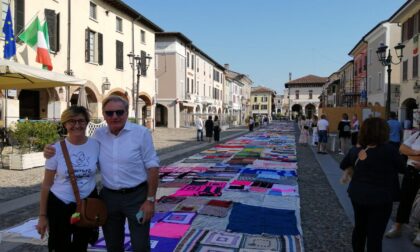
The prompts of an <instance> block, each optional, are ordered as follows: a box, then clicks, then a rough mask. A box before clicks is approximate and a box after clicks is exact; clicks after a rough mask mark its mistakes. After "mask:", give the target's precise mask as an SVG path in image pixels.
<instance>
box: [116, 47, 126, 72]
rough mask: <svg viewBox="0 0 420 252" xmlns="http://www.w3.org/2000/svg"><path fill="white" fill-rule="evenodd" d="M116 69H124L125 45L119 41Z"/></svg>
mask: <svg viewBox="0 0 420 252" xmlns="http://www.w3.org/2000/svg"><path fill="white" fill-rule="evenodd" d="M116 51H117V55H116V68H117V69H121V70H122V69H124V43H123V42H121V41H118V40H117V43H116Z"/></svg>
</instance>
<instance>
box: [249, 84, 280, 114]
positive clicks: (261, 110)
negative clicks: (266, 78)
mask: <svg viewBox="0 0 420 252" xmlns="http://www.w3.org/2000/svg"><path fill="white" fill-rule="evenodd" d="M274 97H276V91H274V90H272V89H269V88H266V87H262V86H258V87H254V88H252V89H251V109H252V112H251V115H252V116H253V117H254V118H263V117H265V116H267V117H269V118H272V115H273V112H274V106H275V105H274Z"/></svg>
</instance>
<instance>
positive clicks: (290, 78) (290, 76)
mask: <svg viewBox="0 0 420 252" xmlns="http://www.w3.org/2000/svg"><path fill="white" fill-rule="evenodd" d="M291 80H292V73H291V72H289V81H291Z"/></svg>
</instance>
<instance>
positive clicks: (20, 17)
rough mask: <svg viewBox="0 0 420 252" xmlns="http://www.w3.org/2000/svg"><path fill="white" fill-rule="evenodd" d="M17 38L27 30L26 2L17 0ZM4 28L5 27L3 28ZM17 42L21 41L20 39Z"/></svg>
mask: <svg viewBox="0 0 420 252" xmlns="http://www.w3.org/2000/svg"><path fill="white" fill-rule="evenodd" d="M14 19H15V20H14V21H15V24H14V25H15V27H14V28H15V29H14V32H15V36H17V35H18V34H19V33H21V32H22V31H23V29H24V28H25V1H24V0H15V16H14ZM2 27H3V26H2ZM16 39H17V42H19V41H20V39H19V38H16Z"/></svg>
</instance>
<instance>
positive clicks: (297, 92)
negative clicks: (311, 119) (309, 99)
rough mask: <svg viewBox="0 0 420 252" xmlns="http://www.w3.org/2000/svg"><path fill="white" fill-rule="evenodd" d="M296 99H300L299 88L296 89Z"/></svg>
mask: <svg viewBox="0 0 420 252" xmlns="http://www.w3.org/2000/svg"><path fill="white" fill-rule="evenodd" d="M295 99H296V100H299V90H296V91H295Z"/></svg>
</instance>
